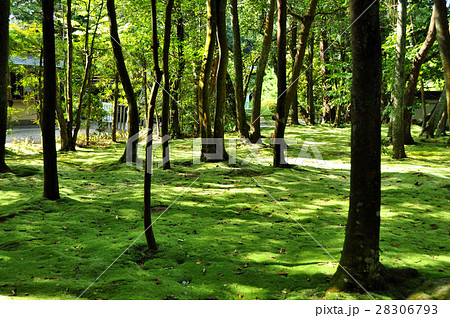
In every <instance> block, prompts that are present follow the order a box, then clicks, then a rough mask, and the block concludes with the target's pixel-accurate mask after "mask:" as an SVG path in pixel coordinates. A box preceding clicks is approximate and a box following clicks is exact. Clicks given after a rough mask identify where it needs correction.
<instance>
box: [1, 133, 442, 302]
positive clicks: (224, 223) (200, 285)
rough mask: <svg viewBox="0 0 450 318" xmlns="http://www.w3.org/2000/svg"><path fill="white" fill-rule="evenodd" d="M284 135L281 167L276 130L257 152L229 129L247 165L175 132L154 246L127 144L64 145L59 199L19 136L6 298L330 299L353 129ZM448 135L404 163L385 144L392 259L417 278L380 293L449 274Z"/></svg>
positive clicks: (160, 185)
mask: <svg viewBox="0 0 450 318" xmlns="http://www.w3.org/2000/svg"><path fill="white" fill-rule="evenodd" d="M268 129H269V128H267V129H265V130H264V131H263V132H264V133H265V134H266V135H267V136H269V135H270V133H271V131H269V130H268ZM416 129H417V128H415V130H414V135H415V136H417V132H418V131H417V130H416ZM286 135H287V136H286V137H287V138H290V139H291V140H292V143H297V144H292V145H290V147H289V149H288V154H289V158H290V162H292V163H296V164H297V165H295V166H293V167H292V168H290V169H275V168H273V167H272V166H271V165H270V163H271V158H272V153H271V148H270V147H269V146H268V144H269V140H268V139H267V138H266V139H264V140H263V142H264V145H263V146H261V147H259V148H251V149H250V148H248V147H246V146H245V145H243V144H241V143H240V142H239V141H238V140H236V142H235V141H234V139H232V138H237V135H236V134H228V135H227V137H228V138H231V139H230V140H231V141H230V143H227V147H228V146H229V145H231V146H232V145H233V143H234V142H235V143H236V144H237V151H236V162H235V163H234V162H231V163H230V162H228V163H206V164H205V163H202V164H197V163H195V162H194V163H193V157H194V158H196V157H198V154H197V150H198V149H193V140H192V139H184V140H173V141H172V142H171V155H172V169H171V170H162V169H161V168H158V167H157V166H156V163H155V166H154V168H153V173H154V174H153V178H152V182H153V184H152V206H156V207H157V208H155V209H154V214H153V220H154V221H155V223H154V226H153V227H154V232H155V237H156V240H157V243H158V245H159V250H158V252H157V253H155V254H148V253H145V252H144V250H145V236H144V235H142V234H143V219H142V206H143V172H142V171H137V170H136V169H134V168H132V167H129V166H127V165H125V164H123V165H121V166H117V165H116V161H117V160H118V158H119V157H120V155H121V154H122V152H123V149H124V147H125V144H124V143H111V142H109V141H107V140H101V139H98V140H96V142H95V143H94V145H92V146H90V147H82V148H79V150H78V151H77V152H76V153H61V154H59V158H58V160H59V161H58V162H59V182H60V193H61V199H60V200H58V201H55V202H52V201H48V200H45V199H43V198H42V178H43V173H42V154H41V149H40V148H39V147H40V145H33V144H28V143H15V144H12V145H11V146H10V147H8V155H7V163H8V164H9V166H10V167H11V168H13V169H14V173H6V174H2V175H0V189H1V191H0V298H3V299H10V298H14V299H75V298H77V297H78V296H80V295H82V297H81V298H82V299H97V298H99V299H175V298H176V299H324V298H325V292H326V289H327V287H328V281H329V279H330V277H331V276H332V275H333V273H334V272H335V271H336V263H337V261H338V260H339V258H340V251H341V249H342V245H343V239H344V234H345V224H346V218H347V211H348V202H349V201H348V199H349V182H350V178H349V176H350V171H349V164H350V129H349V128H342V129H332V128H329V127H320V126H318V127H306V126H301V127H288V128H287V132H286ZM383 135H386V130H385V129H384V130H383ZM447 138H448V137H446V138H442V139H436V140H430V141H423V140H420V139H419V138H416V139H417V141H418V144H417V145H413V146H407V147H406V152H407V155H408V158H407V159H405V160H402V161H394V160H392V159H390V152H391V150H392V148H390V147H389V148H388V147H383V155H382V207H381V219H382V223H381V242H380V247H381V261H382V262H383V264H385V265H386V266H389V267H394V268H396V267H405V266H406V267H413V268H416V269H417V270H418V271H419V273H420V277H419V278H417V279H415V280H412V281H410V282H409V285H408V286H405V287H402V288H398V289H396V290H388V291H374V292H371V295H372V296H373V297H375V298H376V299H404V298H406V297H407V296H408V295H409V294H410V293H411V292H412V290H413V289H414V288H416V287H417V286H418V285H420V284H421V283H422V282H423V281H424V280H431V279H440V278H445V277H448V276H449V272H450V257H449V255H448V247H449V246H450V244H449V237H450V236H449V234H450V226H449V215H448V207H449V206H450V205H449V202H450V169H449V167H450V148H449V147H448V145H446V141H447ZM305 140H308V142H307V143H305ZM302 149H303V151H302ZM230 152H231V153H233V151H230ZM160 153H161V152H160V149H157V151H156V156H155V158H160V156H161V155H160ZM299 154H300V156H301V157H302V158H299ZM308 157H309V158H308ZM316 159H321V160H316ZM124 251H126V252H125V253H124ZM122 253H123V254H122ZM109 266H110V267H109ZM94 281H96V283H95V284H92V283H93V282H94ZM91 284H92V285H91ZM326 299H371V296H370V295H368V294H344V293H342V294H334V295H330V296H327V298H326Z"/></svg>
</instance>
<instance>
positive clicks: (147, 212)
mask: <svg viewBox="0 0 450 318" xmlns="http://www.w3.org/2000/svg"><path fill="white" fill-rule="evenodd" d="M151 15H152V48H153V70H154V77H155V81H154V82H153V87H152V91H151V93H150V107H149V108H148V114H147V142H146V147H145V158H146V162H145V174H144V229H145V238H146V240H147V247H148V248H149V249H150V250H157V249H158V246H157V244H156V240H155V235H154V233H153V223H152V214H151V206H152V205H151V198H152V192H151V191H152V163H153V160H152V159H153V148H152V146H153V119H154V114H155V108H156V97H157V95H158V89H159V83H160V81H161V78H162V71H161V70H160V68H159V62H158V48H159V42H158V31H157V30H158V26H157V20H156V0H152V1H151Z"/></svg>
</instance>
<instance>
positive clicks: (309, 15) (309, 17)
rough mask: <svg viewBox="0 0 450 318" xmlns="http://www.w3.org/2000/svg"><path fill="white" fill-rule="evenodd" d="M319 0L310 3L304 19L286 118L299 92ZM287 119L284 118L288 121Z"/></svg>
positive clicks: (290, 85) (287, 97)
mask: <svg viewBox="0 0 450 318" xmlns="http://www.w3.org/2000/svg"><path fill="white" fill-rule="evenodd" d="M317 2H318V0H311V1H310V2H309V7H308V11H307V12H306V15H305V16H304V17H303V24H302V28H301V31H300V38H299V42H298V46H297V54H296V55H295V61H294V67H293V68H292V77H291V81H290V84H289V89H288V90H287V92H286V107H287V112H285V117H287V114H288V112H289V108H290V107H291V105H292V102H293V101H294V97H295V92H296V91H297V86H298V79H299V77H300V71H301V68H302V66H303V59H304V57H305V52H306V47H307V46H308V36H309V31H310V30H311V25H312V23H313V21H314V16H315V14H316V7H317ZM286 119H287V118H283V120H284V121H286Z"/></svg>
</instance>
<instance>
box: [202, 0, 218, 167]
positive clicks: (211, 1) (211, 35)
mask: <svg viewBox="0 0 450 318" xmlns="http://www.w3.org/2000/svg"><path fill="white" fill-rule="evenodd" d="M206 5H207V26H206V43H205V49H204V53H203V62H202V66H201V70H200V80H199V83H198V91H199V100H198V102H199V103H198V108H199V109H198V110H199V117H200V136H201V138H202V153H201V160H202V161H208V158H207V154H209V153H214V148H212V147H211V145H210V144H208V143H207V141H206V140H205V139H207V138H212V130H211V115H210V111H209V107H210V97H209V84H210V79H211V78H210V77H211V70H212V66H213V62H214V49H215V42H216V37H215V34H216V27H217V20H216V19H217V13H216V11H217V10H216V1H215V0H207V1H206Z"/></svg>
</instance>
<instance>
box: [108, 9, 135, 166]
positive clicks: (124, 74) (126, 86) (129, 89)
mask: <svg viewBox="0 0 450 318" xmlns="http://www.w3.org/2000/svg"><path fill="white" fill-rule="evenodd" d="M106 7H107V9H108V17H109V30H110V35H111V45H112V47H113V51H114V58H115V60H116V65H117V71H118V72H119V75H120V79H121V82H122V86H123V90H124V91H125V96H126V98H127V101H128V109H129V110H128V113H129V122H130V126H129V135H128V141H129V142H128V144H127V147H131V161H132V162H136V160H137V141H138V138H137V136H138V134H139V113H138V107H137V102H136V97H135V96H134V91H133V86H132V85H131V81H130V77H129V76H128V71H127V67H126V65H125V60H124V58H123V53H122V47H121V45H120V40H119V33H118V32H117V19H116V8H115V4H114V0H107V1H106ZM126 153H127V151H126V150H125V152H124V154H123V155H122V157H121V158H120V160H119V162H122V163H123V162H125V161H126V160H127V158H126Z"/></svg>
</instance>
